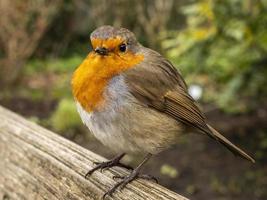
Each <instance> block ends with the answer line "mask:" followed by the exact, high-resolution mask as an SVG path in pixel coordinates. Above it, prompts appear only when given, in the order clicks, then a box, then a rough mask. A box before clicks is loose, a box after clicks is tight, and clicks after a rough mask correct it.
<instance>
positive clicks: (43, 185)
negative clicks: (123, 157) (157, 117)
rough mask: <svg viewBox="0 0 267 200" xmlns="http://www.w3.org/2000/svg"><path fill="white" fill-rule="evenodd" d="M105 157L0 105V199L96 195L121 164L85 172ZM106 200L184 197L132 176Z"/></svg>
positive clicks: (73, 199) (109, 184)
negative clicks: (90, 172) (125, 184)
mask: <svg viewBox="0 0 267 200" xmlns="http://www.w3.org/2000/svg"><path fill="white" fill-rule="evenodd" d="M104 160H105V159H104V158H103V157H101V156H99V155H97V154H95V153H93V152H91V151H89V150H86V149H84V148H82V147H80V146H78V145H76V144H74V143H73V142H71V141H68V140H66V139H64V138H62V137H60V136H59V135H57V134H55V133H53V132H51V131H48V130H46V129H44V128H42V127H40V126H38V125H36V124H34V123H32V122H30V121H28V120H26V119H24V118H23V117H21V116H19V115H17V114H15V113H12V112H11V111H8V110H7V109H5V108H3V107H1V106H0V199H1V200H20V199H22V200H24V199H25V200H31V199H34V200H35V199H38V200H39V199H46V200H54V199H64V200H68V199H70V200H78V199H79V200H87V199H101V198H102V195H103V194H104V193H105V191H107V190H108V189H109V188H110V187H112V185H114V184H115V181H114V180H113V179H112V177H113V176H114V175H125V174H127V173H129V172H128V171H126V170H124V169H122V168H117V167H115V168H113V169H111V170H106V171H104V172H99V171H97V172H95V173H94V174H93V175H92V176H91V177H90V178H89V179H88V180H86V179H85V178H84V175H85V174H86V172H87V171H88V170H90V169H91V168H92V167H93V166H94V164H93V162H95V161H104ZM106 199H119V200H126V199H128V200H129V199H133V200H139V199H151V200H160V199H163V200H167V199H172V200H174V199H178V200H186V198H185V197H183V196H181V195H178V194H176V193H175V192H172V191H170V190H168V189H166V188H164V187H162V186H160V185H158V184H156V183H152V182H150V181H146V180H137V181H134V182H133V183H131V184H129V185H127V187H126V188H125V189H123V190H121V191H118V192H116V193H115V194H114V195H113V197H107V198H106Z"/></svg>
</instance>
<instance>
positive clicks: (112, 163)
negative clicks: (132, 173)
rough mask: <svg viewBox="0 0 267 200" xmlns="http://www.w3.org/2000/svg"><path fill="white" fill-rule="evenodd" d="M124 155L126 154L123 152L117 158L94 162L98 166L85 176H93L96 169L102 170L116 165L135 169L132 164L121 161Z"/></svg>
mask: <svg viewBox="0 0 267 200" xmlns="http://www.w3.org/2000/svg"><path fill="white" fill-rule="evenodd" d="M124 155H125V154H121V155H119V156H116V157H115V158H113V159H111V160H108V161H106V162H94V164H96V166H95V167H94V168H93V169H91V170H90V171H88V172H87V173H86V175H85V178H87V177H89V176H91V175H92V174H93V173H94V171H96V170H98V169H100V171H101V172H102V171H103V170H105V169H109V168H111V167H115V166H118V167H123V168H126V169H129V170H133V168H132V167H131V166H128V165H125V164H122V163H120V160H121V159H122V157H123V156H124Z"/></svg>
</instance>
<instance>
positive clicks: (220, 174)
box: [0, 0, 267, 200]
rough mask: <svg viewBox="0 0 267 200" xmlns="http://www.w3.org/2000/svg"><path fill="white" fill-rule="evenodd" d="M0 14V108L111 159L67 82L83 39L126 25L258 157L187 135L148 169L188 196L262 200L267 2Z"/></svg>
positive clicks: (57, 5) (83, 6)
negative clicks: (240, 155) (79, 109)
mask: <svg viewBox="0 0 267 200" xmlns="http://www.w3.org/2000/svg"><path fill="white" fill-rule="evenodd" d="M0 13H1V18H0V69H1V70H0V104H1V105H4V106H6V107H8V108H10V109H11V110H13V111H15V112H17V113H20V114H22V115H24V116H25V117H27V118H29V119H30V120H32V121H35V122H37V123H39V124H41V125H43V126H45V127H47V128H49V129H51V130H54V131H56V132H57V133H59V134H62V135H63V136H64V137H66V138H69V139H71V140H73V141H74V142H76V143H78V144H80V145H82V146H84V147H86V148H89V149H91V150H93V151H95V152H97V153H99V154H101V155H104V156H106V157H112V155H111V154H110V153H109V150H108V149H106V148H103V147H102V146H101V145H100V144H99V143H98V142H97V141H96V140H95V139H94V138H93V137H92V136H90V134H88V130H87V129H86V128H85V127H84V126H83V125H82V123H81V120H80V118H79V116H78V114H77V112H76V109H75V105H74V101H73V98H72V94H71V90H70V79H71V75H72V73H73V71H74V70H75V68H76V67H77V66H78V65H79V64H80V63H81V62H82V60H83V58H84V57H85V56H86V55H87V54H88V53H89V51H90V49H91V47H90V42H89V35H90V32H92V31H93V30H94V29H95V28H96V27H98V26H101V25H104V24H110V25H114V26H122V27H126V28H128V29H130V30H132V31H133V32H134V33H135V34H136V35H137V37H138V39H139V41H140V42H141V43H142V44H143V45H145V46H147V47H150V48H153V49H155V50H157V51H159V52H161V53H162V54H163V55H164V56H166V57H167V58H168V59H169V60H170V61H171V62H172V63H173V64H174V65H175V66H176V67H177V68H178V69H179V70H180V71H181V73H182V74H183V76H184V77H185V79H186V82H187V83H188V85H189V86H192V87H190V88H191V89H192V90H194V91H195V90H197V93H199V95H198V96H199V99H198V102H200V105H201V107H202V109H203V111H204V112H205V113H206V115H207V118H208V120H209V122H210V123H211V124H213V125H214V126H215V127H216V128H217V129H218V130H220V132H223V133H224V135H226V136H227V137H228V138H229V139H230V140H232V141H233V142H234V143H235V144H238V145H239V146H240V147H243V148H244V149H246V150H247V151H248V152H249V153H250V154H252V155H253V156H254V157H255V158H256V164H255V165H252V164H250V163H247V162H246V161H243V160H241V159H239V158H235V157H234V156H233V155H232V154H231V153H230V152H228V151H227V150H225V149H224V148H222V147H221V146H219V145H217V143H215V142H213V141H211V140H210V139H209V138H206V137H203V136H198V135H193V134H192V135H187V136H185V137H183V138H181V141H180V143H179V145H177V147H175V148H173V149H171V150H168V151H166V152H163V153H162V154H160V155H158V156H156V157H155V158H154V159H152V160H151V162H150V163H149V164H148V165H147V166H146V168H145V171H146V172H148V173H150V174H153V175H155V176H157V177H159V181H160V183H161V184H162V185H164V186H166V187H168V188H170V189H172V190H174V191H176V192H178V193H179V194H182V195H184V196H186V197H189V198H191V199H203V200H204V199H245V200H246V199H247V200H248V199H249V200H251V199H267V157H266V153H267V1H266V0H224V1H222V0H216V1H211V0H195V1H193V0H190V1H189V0H176V1H175V0H165V1H164V0H144V1H138V0H135V1H134V0H131V1H126V0H109V1H108V0H106V1H105V0H25V1H20V0H13V1H9V0H0ZM66 116H67V117H66ZM138 159H139V158H134V157H130V156H129V157H127V158H126V160H125V162H128V163H131V164H133V165H134V164H136V163H137V161H138Z"/></svg>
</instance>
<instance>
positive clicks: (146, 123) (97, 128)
mask: <svg viewBox="0 0 267 200" xmlns="http://www.w3.org/2000/svg"><path fill="white" fill-rule="evenodd" d="M104 96H105V99H106V102H105V108H104V109H102V110H101V111H97V112H91V113H88V112H87V111H85V110H84V109H83V108H82V106H81V105H80V104H79V103H78V102H77V109H78V112H79V114H80V116H81V118H82V121H83V123H84V124H86V126H87V127H88V128H89V129H90V131H91V132H92V134H94V136H95V137H96V138H97V139H98V140H100V141H101V142H102V143H103V144H104V145H105V146H108V147H109V148H111V149H113V150H115V151H117V152H126V153H139V152H145V153H152V154H155V153H158V152H160V151H162V150H164V149H166V148H168V147H169V146H171V145H173V144H175V143H176V141H177V137H178V136H179V135H180V134H179V133H180V132H181V126H179V123H178V122H177V121H176V120H174V119H172V118H170V117H168V116H166V115H165V114H162V113H160V112H158V111H156V110H154V109H151V108H149V107H145V106H144V105H142V104H140V103H139V102H138V101H137V100H136V99H135V97H133V96H132V95H131V93H130V92H129V91H128V88H127V86H126V84H125V83H124V79H123V77H122V76H117V77H115V78H113V79H112V80H111V81H110V83H109V86H108V88H107V90H106V91H105V93H104Z"/></svg>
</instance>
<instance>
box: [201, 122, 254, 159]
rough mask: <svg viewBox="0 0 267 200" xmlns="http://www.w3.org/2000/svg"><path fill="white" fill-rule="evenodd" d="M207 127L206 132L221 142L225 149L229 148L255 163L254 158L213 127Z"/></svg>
mask: <svg viewBox="0 0 267 200" xmlns="http://www.w3.org/2000/svg"><path fill="white" fill-rule="evenodd" d="M207 126H208V128H209V130H210V131H209V133H207V132H206V131H205V132H206V133H207V134H208V135H209V136H211V137H212V138H214V139H216V140H217V141H219V142H220V143H221V144H223V145H224V146H225V147H226V148H227V149H229V150H230V151H231V152H233V154H235V155H237V156H240V157H242V158H244V159H246V160H249V161H251V162H253V163H255V160H254V159H253V158H252V157H250V156H249V155H248V154H246V153H245V152H244V151H243V150H241V149H240V148H238V147H237V146H235V145H234V144H233V143H231V142H230V141H229V140H228V139H226V138H225V137H224V136H222V135H221V134H220V133H219V132H218V131H216V130H215V129H214V128H212V127H211V126H210V125H208V124H207Z"/></svg>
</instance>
